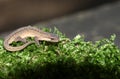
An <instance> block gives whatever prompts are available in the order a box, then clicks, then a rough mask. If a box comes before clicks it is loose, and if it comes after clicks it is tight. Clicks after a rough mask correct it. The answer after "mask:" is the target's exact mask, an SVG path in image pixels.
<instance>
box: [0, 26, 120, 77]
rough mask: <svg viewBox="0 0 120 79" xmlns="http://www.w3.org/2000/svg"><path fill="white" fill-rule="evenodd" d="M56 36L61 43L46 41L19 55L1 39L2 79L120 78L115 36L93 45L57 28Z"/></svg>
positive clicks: (119, 63)
mask: <svg viewBox="0 0 120 79" xmlns="http://www.w3.org/2000/svg"><path fill="white" fill-rule="evenodd" d="M43 30H44V31H48V32H50V29H46V28H45V29H43ZM53 33H55V34H57V35H58V36H59V37H60V42H58V43H50V42H45V41H43V42H41V44H40V46H37V45H36V44H31V45H29V46H28V47H26V48H25V49H24V50H21V51H17V52H9V51H7V50H5V49H4V47H3V40H2V39H0V79H119V78H120V49H119V48H118V47H117V46H116V45H115V44H114V40H115V35H112V36H111V38H110V39H103V40H100V41H96V42H95V43H92V42H90V41H88V42H86V41H84V37H83V36H80V35H77V36H76V37H75V38H73V39H72V40H70V39H69V38H67V37H66V36H65V35H63V34H62V33H61V32H59V31H58V30H57V29H56V28H55V29H54V32H53ZM14 44H16V43H13V45H14ZM17 44H18V45H19V44H21V43H17Z"/></svg>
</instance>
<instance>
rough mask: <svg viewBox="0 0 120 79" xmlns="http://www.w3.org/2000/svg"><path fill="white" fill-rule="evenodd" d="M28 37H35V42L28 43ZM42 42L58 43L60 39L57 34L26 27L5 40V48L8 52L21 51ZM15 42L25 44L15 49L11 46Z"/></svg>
mask: <svg viewBox="0 0 120 79" xmlns="http://www.w3.org/2000/svg"><path fill="white" fill-rule="evenodd" d="M27 37H34V41H27V40H26V38H27ZM42 40H43V41H49V42H58V41H59V38H58V36H56V35H55V34H52V33H48V32H44V31H42V30H40V29H38V28H35V27H31V26H26V27H22V28H19V29H17V30H15V31H14V32H12V33H11V34H10V35H8V36H7V37H6V38H5V40H4V48H5V49H6V50H8V51H19V50H22V49H24V48H25V47H27V46H28V45H29V44H32V43H37V44H39V41H42ZM13 41H15V42H17V41H22V42H24V44H23V45H21V46H17V47H13V46H11V45H10V44H11V43H12V42H13Z"/></svg>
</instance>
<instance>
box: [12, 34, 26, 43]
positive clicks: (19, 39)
mask: <svg viewBox="0 0 120 79" xmlns="http://www.w3.org/2000/svg"><path fill="white" fill-rule="evenodd" d="M14 41H15V42H17V41H21V42H23V43H26V42H27V40H26V39H25V38H21V37H20V36H18V37H17V38H15V40H14Z"/></svg>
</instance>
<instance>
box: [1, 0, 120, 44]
mask: <svg viewBox="0 0 120 79" xmlns="http://www.w3.org/2000/svg"><path fill="white" fill-rule="evenodd" d="M26 25H37V26H40V27H41V26H42V27H43V26H44V27H49V28H53V27H54V26H55V27H57V28H58V29H59V30H60V31H62V32H63V33H65V34H66V36H67V37H69V38H71V39H72V38H73V37H75V36H76V35H77V34H81V35H84V36H85V39H86V41H96V40H100V39H102V38H104V37H107V38H108V37H110V36H111V35H112V34H116V35H117V38H116V44H117V45H118V46H119V40H120V0H51V1H50V0H19V1H18V0H1V1H0V36H1V37H2V38H3V37H4V36H6V35H8V33H10V32H12V30H14V29H17V28H19V27H22V26H26Z"/></svg>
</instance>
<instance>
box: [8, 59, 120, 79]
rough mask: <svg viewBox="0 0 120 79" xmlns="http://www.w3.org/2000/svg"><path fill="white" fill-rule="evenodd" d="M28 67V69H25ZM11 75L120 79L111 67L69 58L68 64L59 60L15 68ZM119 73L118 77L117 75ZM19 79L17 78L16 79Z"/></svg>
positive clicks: (27, 78)
mask: <svg viewBox="0 0 120 79" xmlns="http://www.w3.org/2000/svg"><path fill="white" fill-rule="evenodd" d="M25 67H26V68H25ZM15 71H16V72H14V73H10V74H9V77H10V76H11V79H119V78H120V73H119V72H118V71H117V69H116V68H113V69H112V70H109V66H106V67H103V66H99V65H95V64H91V63H89V62H87V61H86V62H83V63H79V64H77V63H76V62H75V60H74V59H72V58H68V59H67V62H66V63H65V62H63V60H58V61H57V63H46V65H44V66H41V65H40V64H37V65H35V66H34V67H33V68H32V67H29V66H24V67H21V68H20V69H19V66H18V67H16V68H15ZM116 73H117V75H116ZM16 77H17V78H16Z"/></svg>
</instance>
